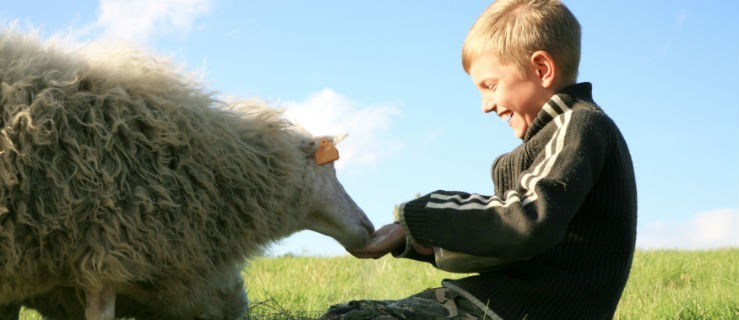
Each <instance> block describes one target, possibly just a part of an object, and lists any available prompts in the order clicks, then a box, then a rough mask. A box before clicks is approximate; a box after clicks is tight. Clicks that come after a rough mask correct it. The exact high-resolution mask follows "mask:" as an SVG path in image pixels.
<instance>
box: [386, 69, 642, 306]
mask: <svg viewBox="0 0 739 320" xmlns="http://www.w3.org/2000/svg"><path fill="white" fill-rule="evenodd" d="M591 91H592V90H591V85H590V84H589V83H581V84H577V85H573V86H570V87H567V88H565V89H564V90H562V91H561V92H559V93H558V94H556V95H555V96H553V97H552V98H551V99H550V100H549V101H548V102H547V104H546V105H545V106H544V108H542V110H541V111H540V112H539V114H538V115H537V118H536V120H535V121H534V122H533V123H532V124H531V125H530V127H529V129H528V131H527V132H526V136H525V137H524V139H523V143H522V144H521V145H520V146H518V147H517V148H516V149H514V150H513V151H511V152H510V153H507V154H504V155H502V156H500V157H499V158H498V159H496V160H495V162H494V164H493V168H492V178H493V183H494V186H495V195H494V196H482V195H477V194H468V193H463V192H449V191H436V192H433V193H431V194H428V195H426V196H423V197H421V198H418V199H416V200H413V201H410V202H407V203H405V204H402V205H401V206H400V210H399V213H400V214H399V219H400V223H401V224H402V225H403V226H404V227H405V228H406V232H407V233H408V235H409V242H412V241H415V242H417V243H420V244H423V245H426V246H434V247H441V248H445V249H448V250H451V251H457V252H462V253H468V254H473V255H479V256H494V257H507V258H525V259H524V260H523V261H522V262H520V263H517V264H514V265H513V266H510V267H508V268H506V269H503V270H501V271H497V272H490V273H483V274H479V275H475V276H471V277H467V278H463V279H460V280H455V281H449V282H448V283H449V284H451V287H454V288H456V289H461V290H464V291H465V292H466V293H468V294H471V295H472V296H474V297H476V298H477V299H479V300H480V301H479V302H481V303H482V304H484V305H487V306H489V308H490V309H491V310H492V311H494V312H495V313H496V314H497V315H499V316H500V317H502V318H503V319H523V318H526V319H610V318H612V317H613V314H614V312H615V310H616V306H617V304H618V301H619V299H620V297H621V293H622V292H623V289H624V286H625V285H626V281H627V279H628V276H629V270H630V268H631V261H632V257H633V254H634V244H635V239H636V211H637V210H636V182H635V178H634V171H633V167H632V163H631V156H630V155H629V150H628V147H627V146H626V142H625V141H624V138H623V136H622V135H621V133H620V132H619V130H618V128H617V127H616V124H615V123H614V122H613V121H612V120H611V119H610V118H609V117H608V116H607V115H606V114H605V113H604V112H603V110H602V109H600V107H598V106H597V105H596V104H595V102H593V98H592V94H591ZM409 257H410V258H414V259H419V260H424V261H428V257H420V256H415V257H412V256H409Z"/></svg>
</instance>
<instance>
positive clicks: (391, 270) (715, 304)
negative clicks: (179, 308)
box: [21, 249, 739, 320]
mask: <svg viewBox="0 0 739 320" xmlns="http://www.w3.org/2000/svg"><path fill="white" fill-rule="evenodd" d="M243 275H244V278H245V279H246V282H247V284H248V293H249V300H250V301H251V306H250V316H249V318H248V319H313V318H315V317H316V316H318V315H319V314H320V313H322V312H323V311H325V310H326V309H327V308H328V306H330V305H331V304H335V303H341V302H346V301H348V300H352V299H398V298H403V297H406V296H408V295H411V294H413V293H416V292H418V291H421V290H423V289H425V288H430V287H437V286H438V285H439V282H440V281H441V279H444V278H458V277H461V276H464V275H459V274H451V273H446V272H442V271H439V270H436V269H434V268H432V267H430V266H428V265H426V264H422V263H417V262H414V261H409V260H405V259H392V258H383V259H380V260H357V259H354V258H352V257H349V256H347V257H332V258H317V257H279V258H258V259H255V260H253V261H252V262H251V264H250V265H249V267H248V268H247V269H246V270H245V271H244V273H243ZM21 319H26V320H35V319H40V318H39V317H38V315H36V314H35V313H34V312H32V311H24V312H23V314H22V316H21ZM616 319H624V320H626V319H640V320H641V319H727V320H728V319H739V249H726V250H712V251H665V250H659V251H639V252H637V254H636V257H635V258H634V266H633V269H632V272H631V278H630V280H629V283H628V284H627V286H626V291H625V292H624V296H623V298H622V300H621V303H620V305H619V308H618V311H617V313H616Z"/></svg>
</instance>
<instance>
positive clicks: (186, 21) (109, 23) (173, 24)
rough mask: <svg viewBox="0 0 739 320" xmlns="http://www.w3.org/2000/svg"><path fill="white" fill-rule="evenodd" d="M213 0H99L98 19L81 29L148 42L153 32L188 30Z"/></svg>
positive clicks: (170, 32)
mask: <svg viewBox="0 0 739 320" xmlns="http://www.w3.org/2000/svg"><path fill="white" fill-rule="evenodd" d="M211 2H212V0H156V1H150V0H100V12H99V15H98V18H97V21H96V22H95V23H93V24H92V25H89V26H87V27H84V28H82V30H81V31H80V33H81V35H82V36H87V35H89V34H90V33H95V34H99V35H100V36H101V37H103V38H112V39H116V40H121V39H122V40H129V41H137V42H147V41H148V40H149V38H151V37H152V36H154V35H161V34H172V33H185V34H186V33H188V32H189V31H190V29H191V28H192V26H193V23H194V22H195V19H197V18H198V17H199V16H202V15H205V14H207V13H208V12H209V11H210V7H211Z"/></svg>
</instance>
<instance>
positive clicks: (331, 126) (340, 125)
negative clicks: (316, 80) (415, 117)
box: [281, 89, 401, 168]
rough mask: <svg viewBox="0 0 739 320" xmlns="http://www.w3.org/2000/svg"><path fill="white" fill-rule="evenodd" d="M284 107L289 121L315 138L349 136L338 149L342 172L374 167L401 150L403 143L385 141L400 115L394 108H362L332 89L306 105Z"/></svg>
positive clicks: (371, 106) (324, 91) (313, 97)
mask: <svg viewBox="0 0 739 320" xmlns="http://www.w3.org/2000/svg"><path fill="white" fill-rule="evenodd" d="M281 107H284V108H285V117H286V118H288V119H290V120H292V121H293V122H295V123H297V124H299V125H301V126H303V127H304V128H305V129H306V130H308V131H309V132H311V133H312V134H314V135H317V136H318V135H338V134H343V133H348V134H349V136H348V138H347V139H346V140H344V141H342V142H341V144H340V146H339V147H338V149H339V153H340V155H341V160H340V161H338V162H337V163H336V165H337V167H338V168H345V167H347V166H350V165H372V164H374V163H376V162H377V161H378V160H380V159H382V158H384V157H386V156H388V155H389V154H391V153H393V152H394V151H396V150H397V149H398V148H400V146H401V143H400V142H399V141H396V140H391V139H383V137H382V133H383V132H385V131H386V130H388V128H389V127H390V125H391V123H392V120H393V118H394V117H396V116H397V115H399V114H400V112H399V110H398V108H396V107H395V106H393V105H387V104H380V105H368V106H359V105H357V104H356V103H355V102H354V101H352V100H350V99H349V98H347V97H345V96H342V95H340V94H337V93H336V92H334V91H333V90H332V89H323V90H321V91H320V92H318V93H315V94H313V95H311V96H309V97H308V98H307V99H306V100H304V101H297V102H294V101H288V102H285V103H283V104H282V105H281Z"/></svg>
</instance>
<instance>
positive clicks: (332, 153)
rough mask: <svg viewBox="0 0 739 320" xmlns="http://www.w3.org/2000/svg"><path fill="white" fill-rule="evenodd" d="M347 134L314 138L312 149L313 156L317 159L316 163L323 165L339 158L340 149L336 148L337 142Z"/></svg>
mask: <svg viewBox="0 0 739 320" xmlns="http://www.w3.org/2000/svg"><path fill="white" fill-rule="evenodd" d="M346 136H347V134H342V135H336V136H322V137H316V138H314V141H312V142H311V143H310V144H311V149H312V153H313V157H314V159H315V160H316V164H317V165H319V166H322V165H324V164H327V163H331V162H334V161H336V160H339V150H337V149H336V144H338V143H339V142H340V141H341V140H344V138H346Z"/></svg>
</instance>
